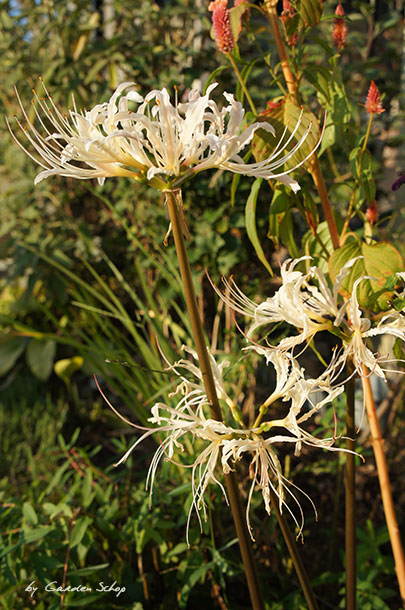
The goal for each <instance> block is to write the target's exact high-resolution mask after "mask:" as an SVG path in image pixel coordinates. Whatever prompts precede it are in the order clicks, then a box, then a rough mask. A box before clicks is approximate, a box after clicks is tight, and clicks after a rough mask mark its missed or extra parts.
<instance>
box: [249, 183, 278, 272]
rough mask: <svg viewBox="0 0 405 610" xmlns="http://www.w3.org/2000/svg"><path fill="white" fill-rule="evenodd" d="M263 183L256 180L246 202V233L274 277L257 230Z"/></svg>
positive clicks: (260, 258)
mask: <svg viewBox="0 0 405 610" xmlns="http://www.w3.org/2000/svg"><path fill="white" fill-rule="evenodd" d="M262 182H263V178H256V180H255V181H254V182H253V185H252V188H251V189H250V194H249V197H248V199H247V201H246V207H245V222H246V231H247V234H248V237H249V239H250V241H251V242H252V244H253V247H254V249H255V251H256V254H257V256H258V258H259V260H260V261H261V262H262V263H263V265H264V266H265V267H266V269H267V271H268V272H269V273H270V275H274V274H273V270H272V268H271V267H270V265H269V263H268V261H267V259H266V257H265V255H264V252H263V248H262V246H261V244H260V241H259V237H258V235H257V229H256V202H257V197H258V195H259V191H260V187H261V184H262Z"/></svg>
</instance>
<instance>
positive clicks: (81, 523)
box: [69, 517, 92, 549]
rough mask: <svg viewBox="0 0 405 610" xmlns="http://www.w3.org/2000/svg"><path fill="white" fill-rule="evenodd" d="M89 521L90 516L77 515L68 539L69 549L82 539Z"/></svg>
mask: <svg viewBox="0 0 405 610" xmlns="http://www.w3.org/2000/svg"><path fill="white" fill-rule="evenodd" d="M91 522H92V519H91V518H90V517H79V519H77V521H76V523H75V525H74V527H73V531H72V535H71V537H70V540H69V546H70V548H71V549H73V547H75V546H77V545H78V544H79V543H80V542H81V541H82V540H83V536H84V535H85V533H86V530H87V528H88V527H89V525H90V523H91Z"/></svg>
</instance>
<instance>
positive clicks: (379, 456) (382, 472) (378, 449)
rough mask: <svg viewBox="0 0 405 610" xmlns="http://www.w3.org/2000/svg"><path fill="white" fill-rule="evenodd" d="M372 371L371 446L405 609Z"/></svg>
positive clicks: (404, 573) (368, 392) (404, 568)
mask: <svg viewBox="0 0 405 610" xmlns="http://www.w3.org/2000/svg"><path fill="white" fill-rule="evenodd" d="M369 375H370V371H369V370H368V369H367V367H366V366H365V365H363V377H362V382H363V389H364V397H365V404H366V411H367V416H368V423H369V425H370V436H371V444H372V447H373V451H374V458H375V462H376V465H377V473H378V480H379V483H380V490H381V497H382V501H383V506H384V513H385V520H386V522H387V527H388V533H389V536H390V541H391V546H392V553H393V555H394V562H395V572H396V575H397V579H398V584H399V591H400V594H401V599H402V605H403V607H404V608H405V557H404V549H403V546H402V542H401V536H400V533H399V527H398V522H397V518H396V516H395V508H394V501H393V498H392V491H391V484H390V478H389V474H388V466H387V459H386V457H385V451H384V440H383V438H382V435H381V429H380V424H379V422H378V417H377V412H376V408H375V402H374V397H373V391H372V389H371V384H370V378H369Z"/></svg>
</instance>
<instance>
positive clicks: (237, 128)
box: [9, 81, 319, 191]
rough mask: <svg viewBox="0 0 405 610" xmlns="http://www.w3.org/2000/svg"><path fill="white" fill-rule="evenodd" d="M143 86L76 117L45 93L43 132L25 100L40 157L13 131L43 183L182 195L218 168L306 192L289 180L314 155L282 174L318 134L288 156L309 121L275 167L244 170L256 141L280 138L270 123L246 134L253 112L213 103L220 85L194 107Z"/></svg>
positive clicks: (272, 160) (126, 87) (279, 152)
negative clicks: (141, 187)
mask: <svg viewBox="0 0 405 610" xmlns="http://www.w3.org/2000/svg"><path fill="white" fill-rule="evenodd" d="M41 82H42V81H41ZM42 85H43V83H42ZM43 86H44V85H43ZM135 86H136V85H135V83H132V82H125V83H122V84H121V85H119V87H118V88H117V89H116V91H115V92H114V94H113V95H112V96H111V98H110V100H109V101H108V102H105V103H102V104H97V105H96V106H95V107H94V108H93V109H92V110H89V111H87V110H78V109H77V107H76V104H75V102H74V99H73V110H70V111H69V113H68V115H64V114H62V113H61V112H60V111H59V109H58V108H57V106H56V105H55V103H54V102H53V100H52V97H51V96H50V95H49V93H48V91H47V89H46V88H45V86H44V90H45V97H44V98H42V97H39V96H38V95H37V93H36V92H35V91H34V96H35V102H33V104H34V108H35V114H36V118H37V120H38V123H39V126H40V130H38V129H37V128H36V127H35V126H34V124H33V123H32V122H31V120H30V119H29V117H28V114H27V113H26V112H25V110H24V107H23V104H22V102H21V99H20V97H19V95H18V92H17V98H18V101H19V104H20V107H21V110H22V113H23V117H24V121H18V125H19V126H20V127H21V129H22V130H23V132H24V134H25V135H26V137H27V138H28V140H29V142H30V143H31V145H32V146H33V148H34V149H35V151H36V153H37V155H38V156H36V155H34V154H32V153H31V152H29V151H27V150H26V149H25V148H24V147H23V146H22V144H21V143H20V142H19V140H18V139H17V138H16V136H15V135H14V134H13V132H12V130H11V128H10V126H9V129H10V131H11V134H12V135H13V137H14V139H15V140H16V141H17V143H18V144H19V146H20V147H21V148H23V150H24V151H25V152H26V153H27V154H28V155H29V156H30V157H31V158H32V159H33V160H34V161H36V162H37V163H38V164H39V165H41V166H42V167H43V168H44V171H43V172H41V173H40V174H38V176H37V177H36V179H35V183H37V182H40V181H41V180H43V179H44V178H47V177H48V176H51V175H55V174H57V175H61V176H68V177H69V176H70V177H73V178H79V179H90V178H97V179H98V181H99V182H100V184H102V183H103V182H104V180H105V178H107V177H110V176H128V177H133V178H135V179H137V180H141V181H143V180H147V181H149V183H150V184H151V185H152V186H154V187H156V188H159V189H161V190H165V189H168V188H177V187H178V186H179V185H180V184H181V183H182V182H183V181H184V180H186V179H188V178H189V177H190V176H191V175H193V174H195V173H198V172H200V171H203V170H205V169H211V168H218V169H223V170H228V171H231V172H234V173H238V174H245V175H247V176H255V177H262V178H266V179H276V180H279V181H280V182H283V183H285V184H287V185H289V186H290V187H291V188H292V189H293V190H294V191H297V190H299V188H300V186H299V184H298V183H297V182H296V181H295V180H293V179H292V178H290V177H289V176H288V175H287V174H289V173H291V172H292V171H294V170H295V169H297V168H298V167H299V166H300V165H302V164H303V163H304V162H305V161H306V160H307V158H308V157H309V156H310V155H308V157H306V159H304V160H303V161H301V162H299V163H297V165H296V166H295V167H294V168H292V169H290V170H288V171H280V172H278V170H279V169H280V168H281V167H282V166H283V164H284V163H285V162H286V161H288V160H289V159H290V158H291V157H293V156H294V154H295V152H296V151H297V150H298V149H299V148H300V146H301V145H302V144H303V142H304V141H305V139H306V137H307V135H308V133H309V131H310V127H308V128H307V129H306V130H305V132H304V134H303V135H302V137H301V138H300V139H299V140H298V141H297V142H296V143H295V145H294V146H293V147H292V148H291V150H290V152H288V153H286V154H283V151H284V150H285V148H286V146H288V145H289V144H290V143H291V141H292V140H293V139H294V137H295V134H296V132H297V129H298V127H299V125H300V123H301V119H299V121H298V123H297V125H296V126H295V129H294V130H293V132H292V133H291V135H290V136H289V137H288V136H286V133H287V131H286V130H285V132H284V134H283V135H282V137H281V139H280V141H279V142H278V143H277V145H276V147H275V149H274V151H273V152H272V154H271V155H270V157H269V158H268V159H265V160H263V161H260V162H257V163H244V161H243V159H242V158H241V157H240V153H241V151H242V150H243V149H244V148H245V146H246V145H247V144H249V143H250V142H251V140H252V138H253V135H254V133H255V132H256V131H257V130H258V129H264V130H266V131H268V132H270V133H272V134H273V135H275V131H274V128H273V127H272V126H271V125H270V124H269V123H266V122H255V123H253V124H252V125H250V126H248V127H246V128H245V129H243V127H242V125H243V121H244V114H245V112H244V109H243V107H242V105H241V104H240V102H237V101H236V100H235V99H234V97H233V95H231V94H230V93H224V97H225V99H226V101H227V102H228V105H226V106H224V107H223V108H222V109H221V110H220V109H219V108H218V106H217V104H216V103H215V102H214V101H213V100H211V99H210V94H211V92H212V90H213V89H214V88H215V87H216V86H217V85H216V83H214V84H211V85H210V86H209V87H208V89H207V92H206V93H205V95H200V94H199V93H198V91H196V90H192V91H191V92H190V93H189V96H188V101H187V102H185V103H177V101H176V102H175V103H174V104H172V103H171V101H170V97H169V94H168V92H167V90H166V89H162V90H153V91H151V92H149V93H148V94H147V95H146V96H145V97H142V96H141V95H140V94H139V93H137V92H136V91H135V90H134V88H135ZM318 145H319V143H318ZM318 145H317V146H318ZM316 148H317V147H316ZM316 148H315V149H316ZM315 149H314V150H315ZM313 152H314V151H311V153H310V154H312V153H313Z"/></svg>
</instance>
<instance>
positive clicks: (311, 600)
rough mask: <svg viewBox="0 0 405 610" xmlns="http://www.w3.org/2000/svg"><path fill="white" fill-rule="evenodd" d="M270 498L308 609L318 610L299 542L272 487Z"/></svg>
mask: <svg viewBox="0 0 405 610" xmlns="http://www.w3.org/2000/svg"><path fill="white" fill-rule="evenodd" d="M270 499H271V507H272V510H273V511H274V513H275V514H276V517H277V521H278V524H279V526H280V529H281V532H282V534H283V536H284V540H285V543H286V545H287V548H288V552H289V553H290V556H291V559H292V560H293V563H294V568H295V571H296V572H297V576H298V580H299V581H300V585H301V587H302V590H303V593H304V595H305V599H306V601H307V604H308V610H318V608H319V607H318V602H317V601H316V599H315V595H314V592H313V590H312V587H311V583H310V581H309V578H308V574H307V572H306V570H305V566H304V564H303V561H302V559H301V555H300V554H299V552H298V549H297V543H296V541H295V538H294V536H293V534H292V533H291V530H290V528H289V526H288V523H287V520H286V518H285V516H284V515H283V514H282V513H280V509H279V507H278V498H277V496H276V494H275V493H274V491H273V490H272V489H270Z"/></svg>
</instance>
